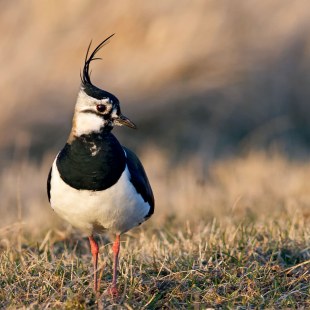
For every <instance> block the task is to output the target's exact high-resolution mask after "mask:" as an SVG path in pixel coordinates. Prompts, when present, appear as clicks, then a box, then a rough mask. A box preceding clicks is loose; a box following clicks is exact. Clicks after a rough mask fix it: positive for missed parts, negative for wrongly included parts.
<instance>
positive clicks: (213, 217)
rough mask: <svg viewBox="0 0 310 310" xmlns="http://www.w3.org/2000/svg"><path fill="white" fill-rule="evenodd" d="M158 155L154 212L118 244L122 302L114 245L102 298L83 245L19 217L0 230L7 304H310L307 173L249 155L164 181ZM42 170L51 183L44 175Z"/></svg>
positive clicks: (103, 264) (105, 244)
mask: <svg viewBox="0 0 310 310" xmlns="http://www.w3.org/2000/svg"><path fill="white" fill-rule="evenodd" d="M151 154H153V155H152V156H156V157H157V161H156V163H157V165H158V167H157V169H149V167H148V168H147V169H148V171H150V176H151V180H152V181H153V186H154V188H155V194H156V197H157V198H158V199H157V209H156V214H155V216H154V218H153V219H152V220H150V221H149V222H147V223H145V224H144V225H142V226H141V228H138V229H135V230H133V231H131V232H130V233H129V234H127V235H126V236H123V237H122V244H121V259H120V276H119V285H120V292H121V296H120V297H119V299H112V298H111V297H110V296H109V295H107V294H106V293H105V291H106V289H107V288H108V287H109V283H110V282H111V271H112V251H111V242H110V240H111V241H112V239H110V238H109V236H101V237H98V238H99V239H100V244H101V246H100V263H99V266H100V273H101V286H100V295H99V296H97V297H96V296H95V295H94V293H93V291H92V263H91V255H90V253H89V246H88V241H87V239H86V238H84V237H83V236H81V235H80V234H79V232H77V231H75V230H74V229H72V228H71V227H70V226H66V225H65V224H64V223H62V222H60V224H59V222H57V221H56V222H55V220H54V219H53V217H52V215H50V214H48V213H47V214H46V215H45V216H42V217H39V219H40V221H39V225H38V223H37V225H36V226H34V224H33V223H34V222H33V221H31V220H30V219H29V220H28V219H27V213H26V212H25V211H24V215H21V214H20V221H17V222H15V224H8V225H7V226H3V227H2V228H1V230H0V241H1V243H0V246H1V253H0V255H1V259H0V305H1V307H3V308H4V307H5V308H7V307H11V308H23V307H24V308H34V309H38V308H40V309H41V308H67V309H78V308H93V309H97V308H99V309H100V308H107V307H112V305H119V307H120V308H124V309H140V308H141V309H157V308H158V309H165V308H166V309H173V308H178V309H179V308H184V309H187V308H190V309H191V308H195V309H199V308H208V307H211V308H236V307H238V306H240V307H241V309H242V308H250V307H255V308H256V307H262V308H287V307H290V308H309V307H310V302H309V300H310V285H309V282H310V275H309V268H310V244H309V236H310V234H309V215H310V212H309V203H308V202H309V197H310V194H309V193H308V189H307V186H306V185H307V184H309V182H308V183H307V179H309V175H310V174H309V167H308V165H307V164H300V163H291V162H289V161H287V160H285V159H283V158H282V157H279V156H273V157H272V156H266V155H263V154H254V155H253V154H252V155H250V156H248V157H245V158H238V159H233V160H227V161H226V162H220V163H218V164H217V165H214V166H213V167H212V168H211V169H210V171H209V173H208V177H207V178H203V177H202V176H201V175H199V174H198V171H200V172H201V169H199V163H198V162H197V163H196V164H195V165H193V164H191V165H188V166H186V165H185V166H184V165H183V166H182V167H175V168H174V169H173V170H171V171H173V173H172V172H171V171H170V172H169V173H168V174H165V172H164V171H166V170H165V169H166V165H168V164H167V163H165V162H164V160H163V158H164V157H162V162H161V161H160V155H159V154H155V152H152V153H151ZM154 154H155V155H154ZM152 156H151V155H150V154H148V155H146V156H145V162H146V165H148V163H154V160H153V158H152ZM155 168H156V167H155ZM29 169H31V168H29ZM27 171H28V170H27ZM37 171H38V174H40V173H41V172H40V171H42V175H44V173H43V172H44V171H45V169H43V168H42V167H41V169H37ZM152 171H156V174H155V172H152ZM28 172H29V171H28ZM182 175H183V176H184V175H186V176H187V178H184V177H183V178H181V176H182ZM37 177H38V178H39V176H37ZM8 179H9V178H8V175H6V181H7V182H8ZM33 180H34V181H35V180H36V179H35V177H33ZM195 180H196V181H195ZM167 186H169V188H170V191H171V193H170V196H169V195H167V193H165V190H166V187H167ZM284 186H285V187H284ZM38 190H39V189H38ZM34 194H36V193H34ZM37 195H38V196H39V194H38V193H37ZM178 195H179V196H180V197H179V199H177V198H178ZM181 198H182V199H181ZM27 199H29V203H31V204H32V206H33V209H34V211H33V212H38V210H39V209H36V203H35V201H34V200H33V198H29V197H28V198H27V197H25V204H27ZM21 201H23V199H21ZM173 201H176V203H175V204H173ZM182 201H183V202H182ZM20 203H21V204H22V202H20ZM199 206H200V207H199ZM177 208H179V210H178V209H177ZM11 209H12V208H11ZM46 210H49V209H48V206H47V204H46ZM20 213H22V212H21V211H20ZM29 214H30V215H31V214H33V213H29ZM38 214H39V212H38ZM3 215H4V213H3ZM22 220H23V221H24V224H23V223H22ZM38 226H40V228H41V229H38Z"/></svg>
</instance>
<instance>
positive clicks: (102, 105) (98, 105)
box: [97, 104, 106, 113]
mask: <svg viewBox="0 0 310 310" xmlns="http://www.w3.org/2000/svg"><path fill="white" fill-rule="evenodd" d="M105 109H106V107H105V105H104V104H97V111H98V112H100V113H102V112H104V111H105Z"/></svg>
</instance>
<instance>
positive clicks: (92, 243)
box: [88, 236, 99, 292]
mask: <svg viewBox="0 0 310 310" xmlns="http://www.w3.org/2000/svg"><path fill="white" fill-rule="evenodd" d="M88 239H89V243H90V251H91V254H92V255H93V263H94V290H95V292H97V291H98V279H97V269H98V252H99V247H98V244H97V242H96V241H95V239H94V237H93V236H89V237H88Z"/></svg>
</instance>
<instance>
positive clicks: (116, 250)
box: [110, 235, 120, 296]
mask: <svg viewBox="0 0 310 310" xmlns="http://www.w3.org/2000/svg"><path fill="white" fill-rule="evenodd" d="M119 248H120V235H116V238H115V241H114V243H113V247H112V249H113V254H114V261H113V280H112V286H111V288H110V294H112V295H113V296H118V289H117V266H118V254H119Z"/></svg>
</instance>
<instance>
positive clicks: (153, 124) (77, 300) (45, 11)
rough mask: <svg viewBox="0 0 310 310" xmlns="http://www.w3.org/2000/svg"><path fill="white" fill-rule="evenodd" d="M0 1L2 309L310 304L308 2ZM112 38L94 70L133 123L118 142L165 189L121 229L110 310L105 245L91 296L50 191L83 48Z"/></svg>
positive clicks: (85, 253) (72, 236) (78, 240)
mask: <svg viewBox="0 0 310 310" xmlns="http://www.w3.org/2000/svg"><path fill="white" fill-rule="evenodd" d="M176 2H177V5H176ZM0 8H1V10H0V34H1V42H0V66H1V72H2V74H1V75H0V94H1V105H2V109H1V113H0V132H1V135H0V166H1V170H0V196H1V202H0V218H1V221H0V222H1V223H0V255H1V260H0V308H34V309H41V308H68V309H77V308H94V309H95V308H108V307H109V306H110V305H114V304H115V305H119V307H120V308H125V309H126V308H128V309H139V308H148V309H156V308H157V309H162V308H163V309H165V308H166V309H168V308H169V309H171V308H172V309H173V308H178V309H179V308H197V309H198V308H207V307H213V308H231V309H234V308H236V307H241V309H243V308H251V307H252V308H260V307H261V308H310V303H309V299H310V287H309V282H310V279H309V269H310V244H309V239H310V238H309V237H310V231H309V227H310V225H309V224H310V223H309V222H310V191H309V184H310V177H309V176H310V165H309V160H308V158H309V153H310V152H309V149H310V148H309V137H310V126H309V124H310V117H309V115H310V112H309V111H310V110H309V100H310V88H309V82H310V75H309V72H310V40H309V38H310V32H309V29H310V27H309V25H310V22H309V21H310V9H309V8H310V4H309V1H307V0H300V1H289V0H273V1H259V0H253V1H239V2H232V1H205V0H195V1H192V2H191V3H190V4H189V1H187V0H178V1H161V2H158V1H157V2H155V1H153V2H151V1H144V0H136V1H135V2H134V4H133V2H132V1H129V0H120V1H117V2H116V1H112V0H106V1H104V2H102V1H91V2H90V1H89V2H87V1H84V0H68V1H66V2H63V1H60V0H55V1H43V0H42V1H22V0H21V1H18V9H16V8H17V6H16V1H2V2H1V3H0ZM60 8H61V9H60ZM114 32H116V36H115V37H114V38H113V40H112V42H111V44H109V45H108V46H107V47H106V48H105V49H104V50H102V54H100V56H102V58H103V62H98V63H96V64H95V66H94V67H93V75H92V77H93V80H94V82H95V84H96V85H98V86H100V87H102V88H104V89H106V90H108V91H111V92H113V93H115V94H116V95H117V96H118V97H119V99H120V102H121V105H122V110H123V112H124V114H125V115H128V117H130V118H131V119H132V120H133V121H134V122H136V123H137V125H138V127H139V130H138V131H136V132H134V134H133V132H132V131H126V130H125V129H121V130H118V131H117V132H116V134H117V136H118V137H119V138H120V140H121V142H122V143H124V144H125V145H127V146H129V147H132V148H133V149H134V150H135V151H137V152H138V153H139V155H141V157H142V159H143V163H144V164H145V166H146V170H147V171H148V174H149V176H150V179H151V183H152V185H153V188H154V191H155V196H156V212H155V215H154V216H153V218H152V219H151V220H150V221H148V222H147V223H145V224H144V225H142V227H140V228H138V229H136V230H134V231H132V232H130V233H129V234H128V235H126V236H123V239H122V240H123V241H122V248H121V261H120V269H121V275H120V279H119V281H120V286H121V292H123V293H122V296H121V297H120V299H118V300H112V299H111V298H110V297H109V296H107V295H106V294H105V293H104V292H105V289H106V288H107V286H108V283H109V282H110V281H111V263H112V262H111V246H110V241H109V240H110V239H109V236H101V248H100V252H101V256H100V258H101V261H100V268H101V273H102V274H101V278H102V281H101V290H100V292H101V295H100V296H99V297H98V298H96V296H94V295H93V292H92V288H91V279H92V275H91V274H90V272H91V270H92V267H91V265H92V264H91V256H90V253H89V249H88V244H87V239H85V238H84V239H83V236H81V235H80V233H79V232H77V231H75V230H74V228H72V227H70V226H68V225H67V224H66V223H64V222H63V221H61V220H60V219H59V218H58V217H57V216H55V215H54V214H53V212H52V210H51V208H50V207H49V205H48V202H47V197H46V193H45V184H46V176H47V173H48V171H49V168H50V164H51V162H52V160H53V157H54V156H55V154H56V153H57V152H58V150H59V148H60V147H62V146H63V143H64V142H65V139H66V133H67V132H68V130H69V127H70V119H71V116H72V110H73V104H74V101H75V98H76V94H77V90H78V86H79V82H80V80H79V69H80V67H81V65H82V60H83V58H84V54H85V50H86V46H87V44H88V43H89V41H90V39H93V40H94V42H95V43H97V42H99V41H100V40H102V39H103V38H104V37H106V36H108V35H110V34H111V33H114ZM253 146H254V148H253ZM253 149H260V150H263V151H251V150H253ZM275 149H276V150H280V151H277V152H275V151H274V150H275ZM270 150H273V151H271V152H270ZM240 154H247V155H240ZM111 307H113V306H110V308H111Z"/></svg>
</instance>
